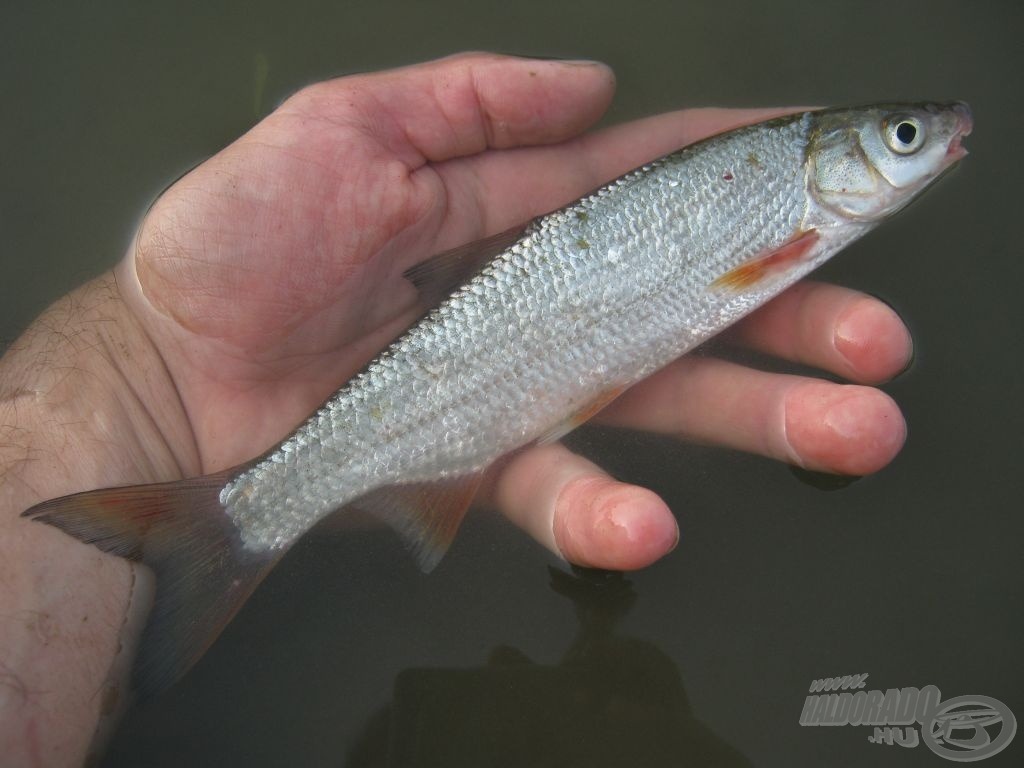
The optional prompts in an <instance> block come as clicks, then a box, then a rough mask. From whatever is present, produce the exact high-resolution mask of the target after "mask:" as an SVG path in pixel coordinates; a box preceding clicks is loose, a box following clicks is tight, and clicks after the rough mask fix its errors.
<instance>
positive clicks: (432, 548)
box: [352, 472, 483, 571]
mask: <svg viewBox="0 0 1024 768" xmlns="http://www.w3.org/2000/svg"><path fill="white" fill-rule="evenodd" d="M482 478H483V473H482V472H475V473H473V474H471V475H464V476H462V477H455V478H451V479H449V480H438V481H436V482H431V483H409V484H407V485H392V486H388V487H386V488H380V489H378V490H376V491H371V492H370V493H368V494H366V495H365V496H363V497H362V498H360V499H359V500H358V501H356V502H354V503H353V505H352V506H354V507H356V508H357V509H361V510H363V511H365V512H369V513H370V514H372V515H374V516H376V517H378V518H380V519H381V520H383V521H384V522H386V523H387V524H388V525H390V526H391V527H392V528H394V529H395V531H397V532H398V534H399V535H400V536H401V537H402V539H403V540H404V541H405V542H406V544H408V545H409V547H410V548H411V549H412V551H413V555H414V556H415V557H416V561H417V562H418V563H419V565H420V568H422V569H423V570H424V571H430V570H432V569H433V568H434V567H435V566H436V565H437V564H438V562H440V560H441V558H442V557H443V556H444V553H445V552H446V551H447V549H448V547H449V545H450V544H451V543H452V540H453V539H454V538H455V533H456V531H458V529H459V525H460V524H461V523H462V518H463V517H465V516H466V510H467V509H469V505H470V504H471V503H472V501H473V497H474V496H476V492H477V490H478V489H479V488H480V481H481V480H482Z"/></svg>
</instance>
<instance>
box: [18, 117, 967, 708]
mask: <svg viewBox="0 0 1024 768" xmlns="http://www.w3.org/2000/svg"><path fill="white" fill-rule="evenodd" d="M971 126H972V119H971V114H970V111H969V109H968V108H967V106H966V105H965V104H962V103H952V104H898V105H881V106H869V107H858V108H850V109H828V110H822V111H817V112H805V113H802V114H795V115H790V116H788V117H783V118H779V119H776V120H770V121H768V122H764V123H760V124H757V125H753V126H749V127H745V128H740V129H738V130H734V131H731V132H729V133H725V134H721V135H718V136H715V137H712V138H710V139H707V140H705V141H702V142H699V143H697V144H694V145H691V146H689V147H686V148H684V149H681V150H679V151H678V152H675V153H673V154H671V155H668V156H666V157H663V158H661V159H659V160H655V161H653V162H651V163H649V164H647V165H644V166H642V167H641V168H638V169H636V170H634V171H632V172H631V173H628V174H626V175H625V176H623V177H621V178H619V179H617V180H615V181H613V182H611V183H610V184H608V185H606V186H604V187H602V188H600V189H598V190H597V191H596V192H594V193H592V194H590V195H587V196H586V197H583V198H581V199H580V200H577V201H576V202H574V203H572V204H571V205H569V206H567V207H565V208H562V209H561V210H558V211H555V212H553V213H550V214H548V215H546V216H541V217H539V218H537V219H535V220H534V221H532V222H530V223H529V224H527V225H526V226H524V227H519V228H516V229H514V230H510V231H508V232H504V233H502V234H500V235H497V236H495V237H492V238H489V239H488V240H486V241H483V242H482V243H479V244H476V245H475V246H471V247H465V248H460V249H456V251H453V252H450V253H447V254H442V255H441V256H439V257H436V258H435V259H433V260H431V261H429V262H426V263H425V264H423V265H420V266H418V267H414V268H413V269H412V270H410V272H409V273H407V276H408V277H409V279H411V280H412V281H413V282H414V283H415V284H416V285H417V287H418V288H420V290H421V292H422V293H423V294H424V295H425V296H433V297H437V299H438V300H439V303H438V304H437V305H436V307H435V308H434V309H433V310H432V311H431V312H429V314H427V315H426V316H425V317H424V318H423V319H422V320H421V321H420V322H418V323H417V324H416V325H414V326H413V327H412V328H411V329H410V330H409V331H407V332H406V333H405V334H404V335H403V336H402V337H400V338H399V339H398V340H397V341H395V342H394V343H393V344H392V345H391V346H390V347H388V348H387V349H386V350H385V351H384V352H382V353H381V354H380V355H379V356H378V357H377V358H376V359H375V360H373V361H372V362H371V363H370V364H369V365H368V366H367V367H366V369H365V370H364V371H363V372H362V373H360V374H359V375H357V376H356V377H355V378H353V379H352V380H351V381H349V382H348V383H347V384H345V385H344V386H343V387H342V388H341V389H339V390H338V391H337V392H336V393H335V394H334V396H332V397H331V398H330V400H328V401H327V402H326V403H325V404H324V405H323V406H322V407H321V408H320V409H319V410H317V411H316V412H315V413H313V414H312V415H311V416H310V417H309V418H308V419H307V420H306V421H305V422H304V423H303V424H302V425H300V426H299V427H298V429H296V430H295V432H293V433H292V434H291V435H290V436H289V437H288V438H287V439H286V440H284V442H282V443H281V444H280V445H278V446H277V447H276V448H274V449H272V450H271V451H269V452H268V453H266V454H264V455H263V456H262V457H260V458H258V459H256V460H254V461H252V462H250V463H249V464H246V465H244V466H242V467H237V468H235V469H232V470H228V471H226V472H221V473H217V474H215V475H208V476H204V477H201V478H194V479H189V480H184V481H179V482H176V483H165V484H158V485H149V486H136V487H130V488H120V489H106V490H100V491H91V492H87V493H83V494H76V495H73V496H68V497H64V498H62V499H56V500H52V501H48V502H44V503H43V504H40V505H37V506H36V507H33V508H32V509H30V510H28V511H27V512H25V513H24V514H25V515H27V516H30V517H32V518H35V519H37V520H41V521H44V522H47V523H50V524H51V525H55V526H57V527H59V528H62V529H63V530H65V531H67V532H68V533H70V534H72V535H74V536H76V537H78V538H80V539H82V540H84V541H87V542H93V543H95V544H97V545H98V546H100V547H102V548H103V549H104V550H106V551H109V552H114V553H116V554H119V555H123V556H128V557H132V558H134V559H141V560H142V561H143V562H145V563H146V564H147V565H149V566H151V567H152V568H153V570H154V571H155V573H156V577H157V593H156V598H155V603H154V607H153V610H152V612H151V614H150V618H149V624H148V626H147V629H146V630H145V632H144V634H143V638H142V643H141V650H140V653H139V656H138V661H137V664H136V670H135V678H136V679H135V682H136V686H137V688H138V689H139V690H140V691H141V692H143V693H153V692H155V691H158V690H160V689H161V688H163V687H165V686H167V685H169V684H170V683H171V682H173V681H174V680H175V679H177V677H179V676H180V675H181V674H183V673H184V671H186V670H187V669H188V667H189V666H190V665H191V664H192V663H193V662H194V661H195V660H196V659H197V658H198V657H199V656H200V655H201V654H202V652H203V650H205V648H206V647H207V646H208V645H209V643H211V642H212V641H213V639H214V638H215V637H216V635H217V634H218V633H219V632H220V630H221V628H222V627H223V626H224V624H226V623H227V621H228V620H230V618H231V616H232V615H233V614H234V612H235V611H236V610H237V609H238V607H239V606H240V605H241V603H242V602H243V601H244V600H245V598H246V597H248V595H249V594H250V593H251V592H252V590H253V589H254V588H255V586H256V585H257V584H258V583H259V581H260V579H262V577H263V576H264V575H265V574H266V572H267V571H268V570H269V569H270V568H271V567H272V566H273V565H274V564H275V563H276V562H277V561H278V559H279V558H280V557H281V555H282V554H283V553H284V552H285V551H286V550H287V549H288V548H289V547H290V546H291V545H292V544H293V543H294V542H295V541H297V540H298V539H299V538H300V537H301V536H302V535H303V534H304V533H305V532H306V531H308V530H309V529H310V528H311V527H312V526H313V525H314V524H315V523H316V522H317V521H319V520H320V519H322V518H323V517H324V516H326V515H328V514H330V513H332V512H334V511H336V510H338V509H341V508H344V507H348V506H350V505H355V506H358V507H360V508H363V509H367V510H369V511H372V512H374V513H376V514H378V515H379V516H380V517H382V518H383V519H385V520H386V521H388V522H389V523H390V524H392V525H393V526H394V527H395V528H396V529H397V530H398V531H399V532H400V533H401V534H403V536H404V537H405V538H406V539H407V540H408V541H409V542H410V543H411V545H412V546H413V548H414V550H415V551H416V554H417V556H418V557H419V560H420V562H421V564H422V565H423V566H424V567H425V568H430V567H432V566H433V565H434V564H435V563H436V562H437V560H438V559H439V558H440V557H441V555H442V554H443V552H444V550H445V548H446V547H447V545H448V543H449V542H450V541H451V539H452V537H453V536H454V534H455V530H456V528H457V527H458V525H459V523H460V521H461V518H462V515H463V513H464V511H465V508H466V507H467V506H468V504H469V503H470V501H471V499H472V497H473V494H474V492H475V490H476V487H477V484H478V482H479V478H480V476H481V474H482V472H483V471H484V470H485V469H486V468H487V467H488V466H489V465H490V464H492V463H493V462H494V461H495V460H497V459H498V458H500V457H502V456H504V455H506V454H508V453H509V452H510V451H513V450H515V449H517V448H520V447H522V446H525V445H528V444H531V443H535V442H544V441H550V440H555V439H557V438H558V437H560V436H561V435H563V434H565V433H566V432H568V431H569V430H570V429H572V428H573V427H575V426H576V425H578V424H579V423H581V422H582V421H584V420H585V419H586V418H588V417H589V416H590V415H592V414H593V413H594V412H596V411H597V410H599V408H600V407H601V406H603V405H605V404H607V403H608V402H609V401H610V400H611V399H613V398H614V397H615V396H616V395H617V394H619V393H621V392H622V391H623V390H625V389H626V388H628V387H629V386H630V385H632V384H634V383H635V382H637V381H639V380H640V379H642V378H643V377H645V376H647V375H649V374H651V373H652V372H654V371H656V370H657V369H659V368H661V367H662V366H664V365H666V364H667V363H669V362H670V361H672V360H673V359H675V358H677V357H679V356H680V355H683V354H685V353H686V352H687V351H689V350H691V349H693V348H694V347H695V346H697V345H698V344H700V343H702V342H704V341H706V340H707V339H708V338H710V337H711V336H713V335H715V334H716V333H718V332H720V331H722V330H723V329H724V328H726V327H728V326H729V325H731V324H732V323H734V322H735V321H736V320H738V319H740V318H741V317H743V316H744V315H746V314H747V313H749V312H750V311H751V310H753V309H755V308H757V307H758V306H760V305H762V304H764V303H765V302H766V301H768V300H769V299H771V298H772V297H773V296H775V295H777V294H778V293H779V292H780V291H782V290H783V289H785V288H786V287H788V286H789V285H791V284H793V283H794V282H795V281H797V280H798V279H800V278H801V277H803V276H804V275H806V274H807V273H808V272H810V271H811V270H812V269H814V268H815V267H817V266H818V265H820V264H821V263H822V262H824V261H825V260H826V259H828V258H830V257H831V256H833V255H834V254H835V253H837V252H838V251H839V250H841V249H842V248H843V247H845V246H846V245H848V244H849V243H851V242H853V241H854V240H856V239H857V238H859V237H861V236H862V235H864V234H865V233H866V232H868V231H869V230H871V229H872V228H874V227H875V226H877V225H878V224H879V223H880V222H881V221H882V220H884V219H886V218H887V217H889V216H890V215H891V214H893V213H894V212H896V211H898V210H899V209H900V208H902V207H903V206H905V205H906V204H907V203H909V202H910V201H911V200H912V199H914V198H915V197H916V196H917V195H918V194H919V193H920V192H921V191H922V190H923V189H925V188H926V187H927V186H929V185H930V184H931V183H932V182H933V181H934V180H935V179H936V178H938V177H939V176H940V175H941V174H942V173H943V172H944V171H946V170H947V169H948V168H950V167H951V166H953V165H954V164H955V163H956V162H957V161H958V160H960V159H961V158H962V157H963V156H964V155H965V154H966V152H965V150H964V149H963V148H962V147H961V145H960V139H961V138H962V137H963V136H965V135H967V134H968V133H969V132H970V130H971Z"/></svg>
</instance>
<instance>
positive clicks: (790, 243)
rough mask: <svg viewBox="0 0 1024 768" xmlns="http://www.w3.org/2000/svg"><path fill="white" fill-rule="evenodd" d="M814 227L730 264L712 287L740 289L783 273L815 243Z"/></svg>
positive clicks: (815, 233)
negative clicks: (742, 261)
mask: <svg viewBox="0 0 1024 768" xmlns="http://www.w3.org/2000/svg"><path fill="white" fill-rule="evenodd" d="M819 239H820V236H819V235H818V230H816V229H808V230H806V231H804V232H799V233H798V234H797V235H796V236H794V237H793V238H791V239H789V240H787V241H786V242H785V243H783V244H782V245H781V246H779V247H778V248H776V249H774V250H770V251H767V252H765V253H760V254H758V255H757V256H755V257H754V258H752V259H750V260H749V261H745V262H744V263H742V264H740V265H739V266H738V267H733V268H732V269H730V270H729V271H728V272H726V273H725V274H724V275H722V276H721V277H719V278H718V279H717V280H715V281H714V282H712V283H711V287H712V288H720V289H725V290H731V291H742V290H744V289H746V288H750V287H752V286H755V285H757V284H758V283H760V282H762V281H764V280H766V279H768V278H769V277H771V276H773V275H776V274H779V273H780V272H785V271H786V270H788V269H789V268H790V267H792V266H793V265H794V264H798V263H799V262H800V261H802V260H803V258H804V256H806V255H807V252H808V251H809V250H810V249H811V248H812V247H813V246H814V244H815V243H817V242H818V240H819Z"/></svg>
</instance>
